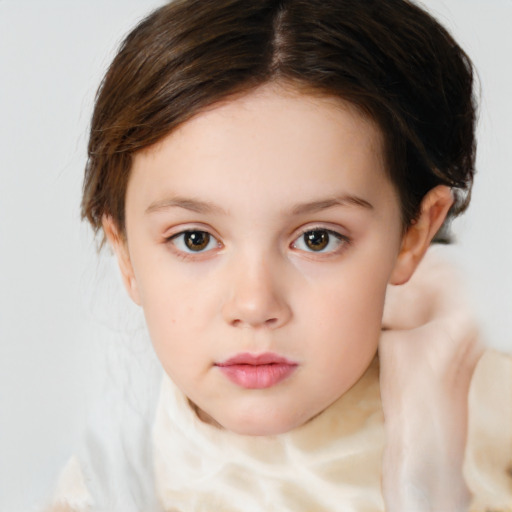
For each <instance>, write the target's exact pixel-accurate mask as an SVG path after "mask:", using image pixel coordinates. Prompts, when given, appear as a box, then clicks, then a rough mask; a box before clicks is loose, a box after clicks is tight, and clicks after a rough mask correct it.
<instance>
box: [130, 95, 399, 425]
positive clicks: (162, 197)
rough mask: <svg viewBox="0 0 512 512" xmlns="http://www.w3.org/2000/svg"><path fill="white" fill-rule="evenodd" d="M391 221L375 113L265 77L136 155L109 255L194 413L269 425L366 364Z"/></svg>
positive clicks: (391, 245)
mask: <svg viewBox="0 0 512 512" xmlns="http://www.w3.org/2000/svg"><path fill="white" fill-rule="evenodd" d="M401 234H402V225H401V217H400V208H399V202H398V198H397V194H396V192H395V189H394V187H393V186H392V184H391V183H390V181H389V179H388V177H387V174H386V171H385V164H384V161H383V156H382V141H381V136H380V132H379V130H378V129H377V128H376V126H375V125H374V124H373V123H372V122H371V121H369V120H367V119H365V118H364V117H362V116H361V115H359V114H358V113H356V111H355V110H354V109H352V108H351V107H350V106H349V105H347V104H344V103H342V102H340V101H339V100H334V99H328V98H323V99H322V98H316V97H312V96H307V95H302V94H299V93H291V92H286V91H285V90H284V89H280V88H277V87H276V86H274V87H271V86H265V87H262V88H260V89H258V90H256V91H255V92H252V93H250V94H248V95H246V96H244V97H241V98H238V99H234V100H231V101H228V102H225V103H223V104H220V105H217V106H215V107H214V108H212V109H210V110H208V111H207V112H204V113H202V114H200V115H198V116H197V117H195V118H194V119H192V120H191V121H189V122H187V123H185V124H184V125H182V126H181V127H180V128H179V129H177V130H176V131H174V132H173V133H172V134H171V135H169V136H167V137H166V138H165V139H163V140H162V141H161V142H160V143H158V144H157V145H155V146H153V147H151V148H150V149H148V150H145V151H143V152H141V153H139V154H137V155H136V156H135V158H134V162H133V169H132V174H131V177H130V181H129V184H128V190H127V196H126V237H127V243H126V246H122V248H121V252H123V253H124V264H122V265H121V266H122V270H123V274H124V277H125V281H126V283H127V287H128V290H129V292H130V294H131V296H132V298H133V299H134V300H135V301H136V302H137V303H139V304H140V305H141V306H142V307H143V309H144V313H145V317H146V321H147V325H148V328H149V332H150V335H151V338H152V341H153V344H154V347H155V350H156V353H157V355H158V357H159V359H160V361H161V362H162V365H163V367H164V369H165V371H166V372H167V373H168V375H169V376H170V377H171V379H172V380H173V381H174V382H175V383H176V385H177V386H178V387H179V388H180V389H181V390H182V391H183V392H184V393H185V395H186V396H187V397H188V398H189V399H190V400H191V401H192V402H193V403H194V404H196V406H197V407H198V408H199V410H200V411H201V416H202V417H203V418H207V419H209V420H211V421H213V422H217V423H218V424H220V425H221V426H223V427H225V428H227V429H229V430H232V431H235V432H237V433H241V434H249V435H271V434H279V433H282V432H286V431H289V430H291V429H293V428H295V427H297V426H299V425H301V424H303V423H305V422H307V421H308V420H309V419H311V418H312V417H314V416H315V415H317V414H318V413H319V412H321V411H322V410H324V409H325V408H326V407H328V406H329V405H330V404H331V403H333V402H334V401H335V400H336V399H337V398H339V397H340V396H341V395H343V394H344V393H345V392H346V391H347V390H349V389H350V388H351V386H353V385H354V384H355V383H356V381H357V380H358V379H359V378H360V377H361V375H362V374H363V373H364V371H365V370H366V368H367V367H368V365H369V363H370V362H371V360H372V359H373V357H374V356H375V353H376V349H377V343H378V340H379V335H380V330H381V319H382V310H383V304H384V295H385V291H386V285H387V284H388V282H389V281H390V278H392V275H393V270H394V268H395V263H396V260H397V255H398V253H399V251H400V245H401ZM121 259H123V257H121Z"/></svg>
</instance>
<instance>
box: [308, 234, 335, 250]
mask: <svg viewBox="0 0 512 512" xmlns="http://www.w3.org/2000/svg"><path fill="white" fill-rule="evenodd" d="M304 241H305V242H306V245H307V246H308V247H309V248H310V249H311V250H312V251H321V250H322V249H325V247H326V246H327V244H328V243H329V234H328V233H327V231H320V230H318V231H308V232H307V233H305V234H304Z"/></svg>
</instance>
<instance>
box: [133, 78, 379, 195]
mask: <svg viewBox="0 0 512 512" xmlns="http://www.w3.org/2000/svg"><path fill="white" fill-rule="evenodd" d="M382 147H383V141H382V134H381V132H380V129H379V128H378V127H377V126H376V124H375V123H374V122H373V121H371V120H370V119H368V118H367V117H364V116H363V115H362V114H360V113H359V112H358V111H357V110H356V108H355V107H353V106H352V105H351V104H349V103H347V102H343V101H341V100H339V99H334V98H329V97H318V96H313V95H308V94H302V93H298V92H296V91H292V90H289V89H284V88H281V87H276V86H275V85H272V86H269V85H267V86H264V87H261V88H259V89H256V90H255V91H252V92H251V93H249V94H246V95H244V96H239V97H236V98H232V99H230V100H227V101H224V102H222V103H219V104H216V105H214V106H213V107H211V108H210V109H208V110H207V111H204V112H202V113H201V114H199V115H197V116H195V117H194V118H192V119H191V120H189V121H188V122H186V123H184V124H183V125H181V126H180V127H178V128H177V129H176V130H174V131H173V132H172V133H171V134H170V135H168V136H167V137H165V138H164V139H163V140H162V141H160V142H159V143H157V144H155V145H154V146H152V147H150V148H148V149H146V150H144V151H142V152H140V153H138V154H136V155H135V158H134V163H133V168H132V176H131V178H130V183H129V187H128V198H127V200H128V201H129V200H130V196H131V197H132V199H133V197H135V196H137V197H139V198H140V197H142V196H145V201H146V202H147V201H150V200H151V201H155V200H156V199H158V196H162V198H164V197H165V195H166V194H170V193H173V192H174V191H175V189H177V188H178V189H179V190H178V192H179V194H185V195H187V196H191V197H194V196H196V195H197V194H199V193H202V192H207V193H208V194H210V193H213V192H215V193H218V196H219V198H220V199H222V198H225V199H229V201H231V202H236V201H235V200H236V197H234V196H233V192H236V194H237V195H238V196H239V197H240V198H241V201H242V202H245V204H247V201H249V202H250V201H251V197H252V198H253V200H254V201H257V200H258V197H257V196H258V194H259V193H260V192H261V191H262V190H263V191H265V193H266V194H267V195H269V196H273V195H275V196H276V197H277V198H281V199H280V200H284V199H285V197H286V196H287V195H288V194H292V195H293V196H294V198H295V199H296V200H301V199H302V198H301V197H297V196H301V195H303V196H304V200H308V199H311V197H312V196H314V195H315V194H316V195H318V196H322V197H324V196H326V194H328V192H329V190H330V189H331V188H332V187H333V186H340V187H341V188H344V189H346V190H341V192H344V193H345V192H346V193H350V194H354V195H361V194H363V193H364V194H370V195H377V194H378V193H379V192H382V190H383V189H382V186H383V184H388V183H387V182H388V179H387V173H386V172H385V164H384V159H383V150H382Z"/></svg>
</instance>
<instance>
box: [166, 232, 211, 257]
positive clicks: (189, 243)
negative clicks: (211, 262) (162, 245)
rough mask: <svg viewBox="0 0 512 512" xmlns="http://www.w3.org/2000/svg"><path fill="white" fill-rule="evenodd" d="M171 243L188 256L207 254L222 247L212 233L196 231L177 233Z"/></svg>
mask: <svg viewBox="0 0 512 512" xmlns="http://www.w3.org/2000/svg"><path fill="white" fill-rule="evenodd" d="M170 242H171V243H172V244H173V245H174V246H175V247H176V249H178V251H181V252H185V253H188V254H191V253H200V252H206V251H210V250H212V249H215V248H216V247H219V246H220V243H219V241H218V240H217V239H216V238H215V237H214V236H212V235H210V233H208V232H207V231H201V230H196V229H194V230H187V231H182V232H181V233H177V234H176V235H173V236H172V237H171V238H170Z"/></svg>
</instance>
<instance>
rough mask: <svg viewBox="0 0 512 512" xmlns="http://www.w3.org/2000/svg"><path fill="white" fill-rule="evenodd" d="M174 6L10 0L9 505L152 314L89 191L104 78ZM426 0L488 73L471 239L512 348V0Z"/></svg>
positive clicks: (489, 310) (45, 478)
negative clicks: (93, 215) (141, 25)
mask: <svg viewBox="0 0 512 512" xmlns="http://www.w3.org/2000/svg"><path fill="white" fill-rule="evenodd" d="M161 3H162V2H160V1H157V0H101V1H100V0H72V1H64V0H60V1H59V0H46V1H44V2H43V1H37V0H31V1H30V0H0V144H1V151H0V511H1V512H18V511H23V512H25V511H28V510H32V508H31V507H32V505H33V504H34V503H35V502H37V501H40V500H41V497H42V496H43V495H44V493H45V492H47V491H48V489H49V487H50V486H51V484H52V482H54V479H55V477H56V473H57V471H58V470H59V468H61V467H62V465H63V464H64V462H65V460H66V459H67V458H68V456H69V455H70V453H71V451H72V449H73V448H72V447H73V444H74V443H75V442H76V441H77V440H78V438H79V435H80V430H81V427H82V425H83V423H84V421H85V417H86V416H87V413H88V411H89V409H90V406H91V403H93V402H94V401H95V399H97V397H98V396H99V395H100V394H101V392H102V391H101V389H102V386H101V384H102V382H103V374H104V372H105V366H104V364H105V363H104V359H105V348H106V347H107V348H108V347H110V348H112V346H113V345H115V344H117V346H119V343H120V340H121V341H122V342H124V341H125V340H126V339H127V338H129V333H130V332H133V331H134V330H136V329H137V326H138V325H139V324H140V322H141V318H140V314H138V312H137V311H136V310H135V308H134V307H131V306H130V305H129V304H128V302H127V301H126V299H125V298H124V295H123V293H122V291H121V290H120V285H119V280H118V277H117V275H116V273H115V270H114V266H113V262H112V259H111V258H109V257H108V256H102V257H101V258H100V257H98V256H97V254H96V252H95V245H94V242H93V237H92V235H91V233H90V230H89V228H88V227H87V226H85V225H82V224H81V223H80V219H79V202H80V190H81V180H82V172H83V167H84V163H85V151H86V143H87V127H88V123H89V118H90V115H91V112H92V104H93V98H94V94H95V90H96V87H97V85H98V84H99V81H100V79H101V76H102V73H103V72H104V70H105V69H106V67H107V65H108V63H109V62H110V59H111V58H112V56H113V52H114V50H115V48H116V47H117V45H118V43H119V42H120V40H121V38H122V36H123V35H124V34H125V33H126V31H127V30H128V29H129V28H130V27H131V26H132V25H133V24H134V23H135V22H136V21H137V20H139V19H140V18H141V17H142V16H143V15H145V14H146V13H147V12H148V11H150V10H151V9H152V8H154V7H156V6H158V5H159V4H161ZM424 5H426V6H427V7H428V8H429V9H430V10H431V11H432V12H434V13H435V14H436V15H437V16H438V18H439V19H440V20H441V21H442V22H443V23H445V25H447V26H448V27H449V28H450V29H451V30H452V31H453V33H454V34H455V36H456V38H458V40H459V41H460V42H461V44H462V46H463V47H464V48H465V49H466V50H467V51H468V53H469V54H470V56H471V57H472V58H473V60H474V62H475V64H476V67H477V69H478V72H479V75H480V79H481V89H482V98H483V99H482V107H481V119H480V127H479V141H480V144H479V155H478V176H477V179H476V185H475V190H474V197H473V204H472V207H471V209H470V211H469V212H468V213H467V214H466V215H465V217H464V218H463V219H462V220H460V221H457V223H456V224H455V229H456V232H457V234H458V238H459V249H458V250H457V252H458V253H460V254H459V256H458V257H459V258H460V261H461V264H463V266H465V267H466V269H467V271H468V273H469V282H470V285H471V290H472V293H473V295H474V298H475V300H476V302H477V305H478V309H479V312H480V316H481V317H482V323H483V326H484V332H485V336H486V338H487V341H488V343H489V344H491V345H492V346H495V347H498V348H500V349H502V350H506V351H508V352H512V271H511V269H512V228H511V221H512V200H511V197H512V171H511V169H510V167H511V162H512V121H511V119H512V99H511V98H510V94H512V92H511V91H512V69H511V68H512V65H511V57H510V56H511V55H512V37H511V35H510V24H511V22H512V0H428V1H425V2H424ZM126 324H129V329H127V328H125V326H126ZM127 333H128V334H127Z"/></svg>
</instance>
